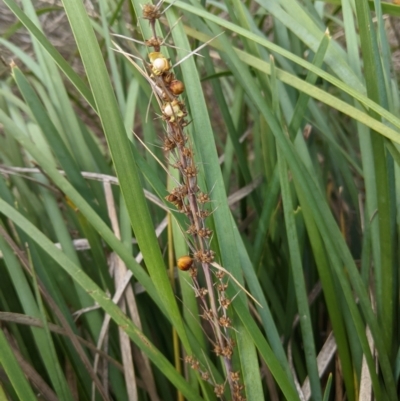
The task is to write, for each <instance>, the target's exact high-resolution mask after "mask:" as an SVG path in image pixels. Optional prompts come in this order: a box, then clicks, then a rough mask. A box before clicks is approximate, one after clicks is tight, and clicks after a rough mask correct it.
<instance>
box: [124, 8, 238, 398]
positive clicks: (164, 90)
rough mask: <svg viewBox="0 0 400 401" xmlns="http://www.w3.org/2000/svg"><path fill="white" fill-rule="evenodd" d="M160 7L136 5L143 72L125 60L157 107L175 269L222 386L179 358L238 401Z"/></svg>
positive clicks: (230, 343)
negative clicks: (170, 173)
mask: <svg viewBox="0 0 400 401" xmlns="http://www.w3.org/2000/svg"><path fill="white" fill-rule="evenodd" d="M161 5H162V1H160V3H158V4H157V5H153V4H145V5H143V6H142V10H143V16H142V17H143V18H144V19H146V20H148V21H149V23H150V27H151V32H152V37H151V38H146V40H145V45H146V46H147V47H148V49H149V53H148V58H149V62H148V61H144V65H145V69H144V70H142V69H141V68H140V67H139V66H138V65H137V63H136V62H135V61H133V60H132V59H130V61H131V62H132V63H133V64H134V65H135V66H136V67H137V68H138V69H139V70H140V71H141V73H142V74H143V76H144V77H145V78H146V80H147V82H148V83H149V84H150V85H151V88H152V91H153V94H154V96H155V97H156V99H157V102H158V104H159V105H160V109H161V113H162V120H163V121H164V123H165V132H164V137H163V150H164V151H165V152H166V154H167V155H168V156H169V157H168V159H169V160H171V159H172V160H173V167H174V168H176V169H177V170H178V171H179V173H180V174H179V175H180V182H179V183H178V185H177V186H176V187H175V188H174V189H172V190H171V191H170V193H169V195H168V196H167V197H166V200H167V201H168V202H170V203H171V204H172V205H174V206H175V208H176V209H177V210H178V211H179V212H180V213H183V214H185V215H186V216H187V218H188V227H187V228H186V234H187V242H188V244H189V247H190V250H191V255H190V256H189V255H186V256H182V257H180V258H179V259H178V261H177V265H178V268H179V269H181V270H184V271H188V273H189V275H190V277H191V279H192V283H193V286H192V287H193V289H194V291H195V295H196V297H197V298H198V299H199V304H200V308H201V311H202V313H201V317H202V319H204V321H205V325H209V326H210V328H211V331H212V337H210V336H209V339H210V342H211V343H212V350H213V352H214V353H215V354H216V355H217V356H218V357H221V358H222V360H223V365H224V367H225V369H224V370H225V376H226V380H225V382H223V383H216V382H215V380H214V378H213V376H212V374H211V373H210V372H209V369H208V367H207V366H202V365H201V363H200V362H199V361H198V360H197V359H196V358H195V357H193V356H191V355H187V356H186V357H185V358H184V360H185V362H186V363H187V364H189V365H190V367H191V368H192V369H194V370H195V371H197V372H198V373H199V374H200V376H201V378H202V379H203V380H205V381H207V382H209V383H210V384H211V385H212V386H213V388H214V391H215V393H216V395H217V396H218V397H220V398H222V399H226V398H225V394H227V393H228V391H226V390H227V389H226V384H227V383H228V385H229V389H230V393H231V399H232V400H234V401H243V400H245V398H244V396H243V385H242V384H241V378H240V372H238V371H234V369H233V364H232V355H233V352H234V349H235V342H234V340H233V338H232V335H231V334H232V333H231V331H232V330H233V328H232V322H231V319H230V317H229V316H228V309H229V306H230V304H231V299H229V298H228V296H227V294H226V290H227V288H228V285H229V278H230V277H229V275H228V274H227V272H226V271H225V270H224V269H223V268H221V267H220V266H219V265H218V264H216V263H214V252H213V251H212V250H211V247H210V240H211V237H212V234H213V232H212V230H211V229H210V228H208V227H207V224H206V219H207V217H208V216H209V215H210V213H211V212H210V210H209V208H208V207H207V204H209V203H210V196H209V194H208V193H206V192H203V191H201V189H200V188H199V185H198V172H199V171H198V168H197V167H196V163H195V160H194V155H193V151H192V147H191V145H190V141H189V138H188V136H187V135H186V134H185V127H186V126H187V125H188V124H189V122H188V119H187V114H188V113H187V110H186V106H185V103H184V102H183V100H182V99H181V98H180V95H181V94H182V93H183V92H184V90H185V86H184V83H183V82H181V81H179V80H178V79H177V78H176V77H175V74H174V72H173V71H172V66H171V63H170V60H169V59H168V58H167V57H166V56H164V55H163V53H162V52H161V46H162V45H163V44H164V42H163V39H162V38H160V37H158V36H157V34H156V23H157V21H158V20H159V18H160V17H161V15H162V12H161ZM200 274H202V275H204V277H203V279H199V277H198V276H199V275H200ZM201 282H205V283H206V286H205V287H203V286H202V284H201ZM207 331H208V330H205V332H207Z"/></svg>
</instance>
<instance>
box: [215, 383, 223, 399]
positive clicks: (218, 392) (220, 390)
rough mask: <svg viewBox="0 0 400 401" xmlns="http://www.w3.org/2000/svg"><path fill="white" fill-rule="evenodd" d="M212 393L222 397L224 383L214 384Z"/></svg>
mask: <svg viewBox="0 0 400 401" xmlns="http://www.w3.org/2000/svg"><path fill="white" fill-rule="evenodd" d="M214 393H215V395H216V396H217V397H218V398H222V397H223V395H224V385H223V384H216V385H215V387H214Z"/></svg>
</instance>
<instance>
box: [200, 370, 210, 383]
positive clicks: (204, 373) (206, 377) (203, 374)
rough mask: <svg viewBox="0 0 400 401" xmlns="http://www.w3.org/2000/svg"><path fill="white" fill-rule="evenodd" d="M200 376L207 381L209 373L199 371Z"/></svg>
mask: <svg viewBox="0 0 400 401" xmlns="http://www.w3.org/2000/svg"><path fill="white" fill-rule="evenodd" d="M201 378H202V379H203V380H204V381H207V380H208V379H209V378H210V374H209V373H208V372H201Z"/></svg>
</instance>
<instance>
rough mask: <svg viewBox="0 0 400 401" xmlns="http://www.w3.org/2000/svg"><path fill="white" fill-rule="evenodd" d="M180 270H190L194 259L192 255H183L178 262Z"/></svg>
mask: <svg viewBox="0 0 400 401" xmlns="http://www.w3.org/2000/svg"><path fill="white" fill-rule="evenodd" d="M176 264H177V266H178V269H179V270H183V271H186V270H189V269H190V268H191V267H192V265H193V259H192V258H191V257H190V256H187V255H186V256H181V257H180V258H179V259H178V260H177V262H176Z"/></svg>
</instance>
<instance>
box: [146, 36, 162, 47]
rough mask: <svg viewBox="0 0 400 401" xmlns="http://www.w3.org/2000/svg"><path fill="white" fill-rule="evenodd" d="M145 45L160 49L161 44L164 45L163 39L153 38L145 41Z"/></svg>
mask: <svg viewBox="0 0 400 401" xmlns="http://www.w3.org/2000/svg"><path fill="white" fill-rule="evenodd" d="M144 44H145V45H146V46H147V47H160V46H161V44H162V39H161V38H155V37H152V38H150V39H148V40H145V41H144Z"/></svg>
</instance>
